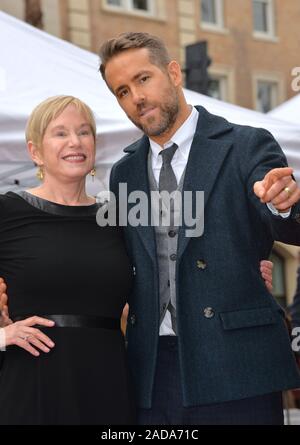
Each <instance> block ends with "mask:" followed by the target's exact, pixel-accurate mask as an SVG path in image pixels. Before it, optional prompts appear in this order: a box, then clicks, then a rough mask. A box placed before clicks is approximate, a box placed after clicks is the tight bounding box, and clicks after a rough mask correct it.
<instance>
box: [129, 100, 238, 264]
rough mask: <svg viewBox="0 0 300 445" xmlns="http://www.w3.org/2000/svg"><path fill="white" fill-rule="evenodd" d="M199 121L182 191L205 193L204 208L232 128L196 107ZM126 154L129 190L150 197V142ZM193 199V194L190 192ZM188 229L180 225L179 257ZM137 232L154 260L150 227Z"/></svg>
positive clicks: (145, 140) (144, 141)
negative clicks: (148, 166) (137, 191)
mask: <svg viewBox="0 0 300 445" xmlns="http://www.w3.org/2000/svg"><path fill="white" fill-rule="evenodd" d="M196 108H197V110H198V112H199V119H198V124H197V129H196V132H195V136H194V140H193V143H192V147H191V150H190V155H189V159H188V163H187V167H186V173H185V180H184V184H183V191H191V192H196V191H204V202H205V206H206V205H207V202H208V200H209V197H210V195H211V192H212V190H213V187H214V184H215V182H216V180H217V178H218V174H219V172H220V170H221V168H222V165H223V162H224V161H225V159H226V156H227V154H228V153H229V151H230V148H231V146H232V143H233V140H232V135H231V134H230V133H231V131H232V128H233V125H232V124H230V123H229V122H228V121H226V120H225V119H223V118H222V117H219V116H215V115H212V114H210V113H209V112H208V111H206V110H205V109H204V108H203V107H201V106H197V107H196ZM124 151H125V152H126V153H129V154H130V156H129V158H128V161H129V162H130V165H129V164H128V167H129V175H130V180H129V181H128V183H130V190H128V192H129V193H130V191H134V190H141V191H144V192H145V193H147V194H148V195H149V194H150V187H149V180H148V172H147V156H148V152H149V139H148V137H147V136H143V137H142V138H141V139H140V140H139V141H137V142H136V143H134V144H132V145H131V146H129V147H127V148H126V149H125V150H124ZM193 196H195V193H193ZM186 229H188V227H186V226H185V225H183V226H182V227H181V229H180V231H179V239H178V255H179V257H181V255H182V254H183V252H184V250H185V248H186V247H187V244H188V242H189V240H190V239H191V238H187V237H186V236H185V231H186ZM137 230H138V232H139V234H140V236H141V238H142V240H143V242H144V244H145V247H146V249H147V251H148V252H149V254H150V255H151V256H152V258H154V257H155V252H156V247H155V233H154V229H153V227H141V226H138V227H137Z"/></svg>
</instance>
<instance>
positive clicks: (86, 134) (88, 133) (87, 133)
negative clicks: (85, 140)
mask: <svg viewBox="0 0 300 445" xmlns="http://www.w3.org/2000/svg"><path fill="white" fill-rule="evenodd" d="M90 134H91V132H90V131H89V130H83V131H81V132H80V133H79V135H80V136H88V135H90Z"/></svg>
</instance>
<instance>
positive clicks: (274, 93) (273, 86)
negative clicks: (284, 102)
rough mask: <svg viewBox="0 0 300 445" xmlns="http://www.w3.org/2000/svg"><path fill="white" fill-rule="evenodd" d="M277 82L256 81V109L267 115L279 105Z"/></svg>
mask: <svg viewBox="0 0 300 445" xmlns="http://www.w3.org/2000/svg"><path fill="white" fill-rule="evenodd" d="M278 89H279V85H278V82H274V81H267V80H258V81H257V87H256V109H257V110H258V111H260V112H262V113H268V112H269V111H271V110H273V108H275V107H276V106H277V105H278V104H279V100H278V99H279V97H278V96H279V92H278Z"/></svg>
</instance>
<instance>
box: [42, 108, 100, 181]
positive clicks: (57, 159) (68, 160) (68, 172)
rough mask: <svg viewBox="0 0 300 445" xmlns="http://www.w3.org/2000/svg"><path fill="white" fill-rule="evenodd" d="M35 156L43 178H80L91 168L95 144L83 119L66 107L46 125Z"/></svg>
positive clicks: (74, 109)
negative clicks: (37, 158) (41, 166)
mask: <svg viewBox="0 0 300 445" xmlns="http://www.w3.org/2000/svg"><path fill="white" fill-rule="evenodd" d="M38 156H39V158H40V160H41V161H42V165H43V170H44V174H45V177H47V175H49V176H52V177H55V178H56V179H61V180H64V181H66V180H72V181H73V180H76V179H78V180H80V179H83V178H84V177H85V176H86V175H87V174H88V173H89V172H90V171H91V170H92V169H93V167H94V165H95V141H94V136H93V132H92V129H91V126H90V124H89V123H88V120H87V118H86V116H85V115H84V114H83V113H82V112H80V111H79V110H77V109H76V107H75V106H74V105H72V104H71V105H68V106H67V107H66V108H65V110H64V111H63V112H62V113H61V114H60V115H59V116H58V117H57V118H56V119H54V120H53V121H51V122H50V124H49V125H48V127H47V129H46V132H45V135H44V138H43V141H42V147H41V150H39V153H38Z"/></svg>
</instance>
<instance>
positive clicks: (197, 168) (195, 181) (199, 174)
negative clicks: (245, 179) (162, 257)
mask: <svg viewBox="0 0 300 445" xmlns="http://www.w3.org/2000/svg"><path fill="white" fill-rule="evenodd" d="M197 109H198V111H199V120H198V125H197V130H196V133H195V136H194V140H193V143H192V147H191V151H190V155H189V159H188V164H187V167H186V173H185V180H184V184H183V192H184V191H191V192H193V205H195V192H196V191H204V206H206V205H207V203H208V200H209V197H210V195H211V192H212V190H213V187H214V184H215V182H216V180H217V178H218V174H219V172H220V170H221V167H222V165H223V162H224V161H225V158H226V156H227V154H228V152H229V151H230V148H231V147H232V140H231V138H230V137H228V136H227V138H226V139H224V138H222V137H221V136H223V135H224V134H225V133H229V132H230V131H231V129H232V126H231V125H230V124H229V123H228V122H227V121H225V120H224V119H222V118H218V117H216V116H212V115H211V114H209V113H208V112H207V111H206V110H205V109H204V108H202V107H197ZM204 208H205V207H204ZM204 220H205V218H204ZM186 229H189V227H186V225H185V223H184V221H183V225H182V226H181V228H180V230H179V239H178V257H179V258H180V257H181V256H182V254H183V252H184V250H185V249H186V247H187V245H188V242H189V240H190V239H191V238H188V237H186V236H185V231H186Z"/></svg>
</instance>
